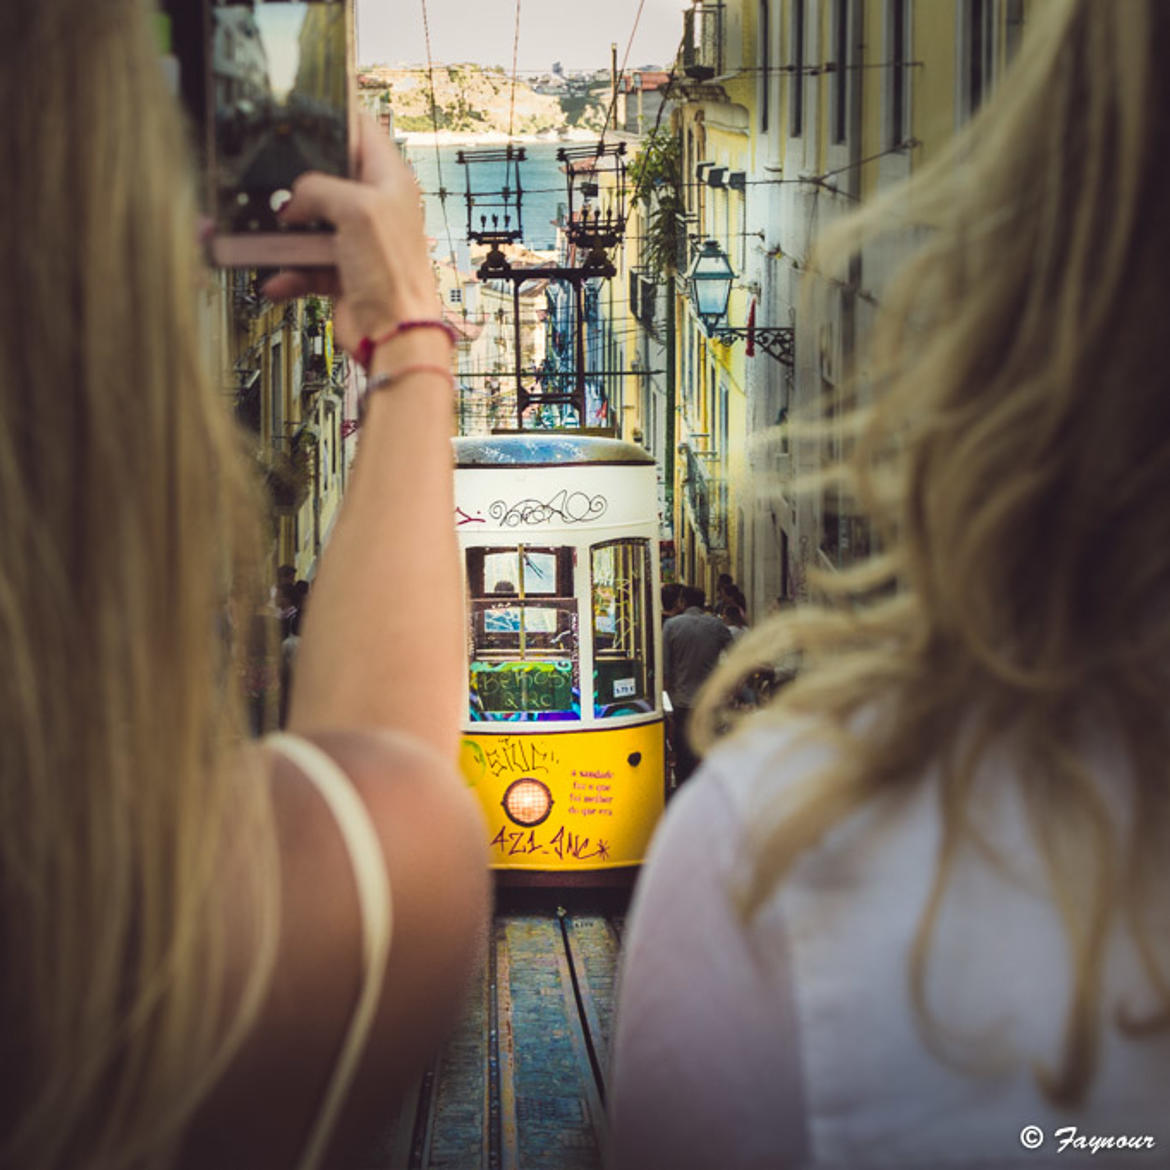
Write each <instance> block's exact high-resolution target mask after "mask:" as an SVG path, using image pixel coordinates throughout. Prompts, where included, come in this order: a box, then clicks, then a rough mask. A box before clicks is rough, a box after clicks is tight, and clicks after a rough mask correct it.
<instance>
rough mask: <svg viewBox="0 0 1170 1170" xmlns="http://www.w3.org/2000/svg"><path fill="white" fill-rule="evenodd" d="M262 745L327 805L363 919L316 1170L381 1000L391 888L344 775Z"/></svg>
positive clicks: (305, 1157) (310, 1164)
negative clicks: (356, 983)
mask: <svg viewBox="0 0 1170 1170" xmlns="http://www.w3.org/2000/svg"><path fill="white" fill-rule="evenodd" d="M264 743H265V744H266V745H267V746H269V747H271V748H272V749H273V750H275V751H277V752H279V753H280V754H281V755H283V756H285V757H286V758H287V759H290V760H291V761H292V762H293V763H294V764H296V766H297V767H298V768H299V769H300V770H301V771H302V772H303V773H304V774H305V776H307V777H308V779H309V780H311V781H312V782H313V784H314V786H315V787H316V789H317V791H318V792H319V793H320V794H321V796H322V798H323V799H324V800H325V802H326V804H328V805H329V808H330V811H331V812H332V813H333V816H334V819H335V820H336V821H337V827H338V828H339V829H340V830H341V835H342V837H343V838H344V840H345V846H346V850H347V852H348V853H349V860H350V864H351V865H352V866H353V876H354V881H355V882H356V884H357V892H358V904H359V906H360V908H361V915H362V944H363V945H362V952H363V959H364V962H365V970H364V973H363V977H362V985H361V991H360V993H359V994H358V1000H357V1004H356V1005H355V1007H354V1011H353V1016H352V1017H351V1019H350V1024H349V1031H348V1032H347V1033H346V1036H345V1040H344V1043H343V1044H342V1048H341V1052H340V1054H339V1055H338V1058H337V1064H336V1065H335V1067H334V1070H333V1076H332V1077H331V1079H330V1081H329V1085H328V1088H327V1089H326V1092H325V1097H324V1100H323V1101H322V1102H321V1108H320V1110H319V1112H318V1114H317V1120H316V1121H315V1122H314V1124H313V1129H312V1131H311V1132H310V1134H309V1140H308V1143H307V1145H306V1146H305V1150H304V1153H303V1154H302V1156H301V1160H300V1162H299V1164H298V1170H316V1168H317V1167H318V1166H319V1165H320V1163H321V1159H322V1158H323V1157H324V1154H325V1150H326V1147H327V1146H328V1144H329V1139H330V1137H331V1136H332V1134H333V1128H334V1126H335V1124H336V1122H337V1117H338V1114H339V1113H340V1111H341V1107H342V1105H343V1104H344V1102H345V1097H346V1094H347V1093H348V1091H349V1087H350V1084H351V1083H352V1081H353V1077H354V1073H355V1072H356V1071H357V1066H358V1062H359V1061H360V1060H361V1056H362V1053H363V1051H364V1050H365V1046H366V1041H367V1039H368V1037H369V1032H370V1026H371V1024H372V1023H373V1020H374V1013H375V1012H376V1011H377V1007H378V1002H379V1000H380V998H381V992H382V980H383V977H384V975H385V971H386V960H387V957H388V956H389V953H390V938H391V935H392V933H393V910H392V903H391V898H390V882H389V879H388V877H387V875H386V864H385V860H384V858H383V856H382V846H381V843H380V842H379V840H378V834H377V832H376V831H375V829H374V825H373V822H372V821H371V820H370V814H369V812H368V811H367V810H366V806H365V805H364V804H363V803H362V799H361V797H360V796H358V794H357V792H356V791H355V790H354V787H353V785H352V784H351V783H350V780H349V777H348V776H346V774H345V772H343V771H342V769H341V768H340V767H339V766H338V765H337V764H336V763H335V762H334V760H333V759H332V758H331V757H330V756H329V755H327V754H326V753H325V752H323V751H322V750H321V749H320V748H319V747H317V746H316V745H314V744H312V743H310V742H308V741H307V740H305V739H302V738H301V737H300V736H296V735H287V734H285V733H283V732H281V733H278V734H274V735H269V736H267V737H266V738H265V740H264Z"/></svg>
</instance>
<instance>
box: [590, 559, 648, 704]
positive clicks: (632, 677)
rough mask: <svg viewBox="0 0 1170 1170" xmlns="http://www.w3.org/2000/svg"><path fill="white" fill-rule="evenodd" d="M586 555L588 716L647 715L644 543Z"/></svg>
mask: <svg viewBox="0 0 1170 1170" xmlns="http://www.w3.org/2000/svg"><path fill="white" fill-rule="evenodd" d="M590 557H591V562H592V563H591V569H592V611H593V710H594V713H595V714H596V715H597V717H598V718H601V719H607V718H611V717H613V716H617V715H637V714H640V713H642V712H649V711H653V710H654V631H653V628H652V626H651V620H650V619H651V615H652V614H653V609H652V597H651V588H652V586H651V576H650V542H649V541H648V540H645V539H638V540H615V541H610V542H609V543H607V544H596V545H594V546H593V548H592V549H591V550H590Z"/></svg>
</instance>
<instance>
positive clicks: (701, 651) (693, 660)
mask: <svg viewBox="0 0 1170 1170" xmlns="http://www.w3.org/2000/svg"><path fill="white" fill-rule="evenodd" d="M706 603H707V596H706V594H705V593H704V592H703V590H702V589H697V588H695V587H694V586H693V585H685V586H683V590H682V604H683V607H684V608H683V611H682V613H680V614H677V615H675V616H674V617H672V618H671V619H670V620H669V621H668V622H667V623H666V625H664V626H663V627H662V659H663V672H662V673H663V679H664V682H665V686H666V693H667V694H668V695H669V696H670V705H671V709H672V711H671V746H672V748H673V749H674V783H675V787H676V788H677V787H678V786H679V785H680V784H682V782H683V781H684V780H686V779H687V777H688V776H690V775H691V773H692V772H693V771H694V770H695V768H696V767H697V766H698V762H699V761H698V757H697V756H696V755H695V752H694V749H693V748H692V746H691V743H690V740H689V738H688V731H689V727H690V721H691V712H692V710H693V708H694V705H695V700H696V698H697V697H698V694H699V688H700V687H702V685H703V683H704V682H706V681H707V678H708V676H709V675H710V674H711V672H712V671H713V670H714V669H715V667H716V666H717V665H718V663H719V656H720V655H721V654H722V653H723V651H724V650H726V649H727V647H728V646H729V645H730V644H731V640H732V639H731V631H730V630H728V628H727V627H726V626H725V625H724V624H723V622H721V621H720V620H719V619H718V618H717V617H715V615H714V614H710V613H707V611H706Z"/></svg>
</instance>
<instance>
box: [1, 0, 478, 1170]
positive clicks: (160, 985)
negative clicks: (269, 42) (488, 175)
mask: <svg viewBox="0 0 1170 1170" xmlns="http://www.w3.org/2000/svg"><path fill="white" fill-rule="evenodd" d="M150 19H151V17H150V11H149V6H148V5H147V4H145V3H143V2H142V0H5V3H4V5H3V6H2V8H0V58H2V61H0V108H3V110H4V117H3V118H2V119H0V159H2V160H3V164H4V172H3V173H4V176H5V179H4V182H5V186H6V190H5V199H4V215H3V216H2V217H0V290H2V292H0V541H2V542H3V551H2V553H0V659H2V660H3V663H4V669H3V670H2V671H0V745H2V746H0V932H2V933H0V954H3V975H2V976H0V1013H2V1015H0V1069H2V1070H3V1073H2V1076H3V1079H4V1092H3V1094H2V1095H0V1165H2V1166H4V1167H5V1168H9V1167H11V1168H16V1167H19V1168H20V1170H50V1168H54V1170H65V1168H68V1170H79V1168H87V1167H93V1168H97V1167H101V1168H102V1170H116V1168H120V1167H136V1168H142V1167H152V1168H153V1167H162V1166H175V1165H179V1166H190V1167H199V1168H207V1167H225V1168H227V1167H233V1168H235V1167H240V1168H242V1167H247V1168H248V1170H257V1168H264V1167H305V1168H309V1167H317V1166H323V1165H334V1164H337V1162H338V1159H339V1157H340V1155H341V1154H342V1153H343V1152H344V1151H345V1150H347V1149H353V1148H356V1147H358V1146H359V1145H360V1144H361V1142H362V1141H363V1140H364V1139H365V1138H366V1137H368V1135H369V1133H370V1131H371V1129H372V1128H373V1127H374V1126H376V1125H377V1124H379V1123H384V1122H385V1120H386V1119H387V1117H388V1116H390V1115H391V1114H390V1111H391V1110H392V1108H393V1104H394V1099H395V1095H396V1094H398V1093H400V1092H401V1091H402V1089H403V1087H404V1085H405V1084H406V1083H408V1081H409V1079H410V1078H411V1076H412V1075H413V1074H414V1073H415V1072H416V1071H417V1070H418V1069H419V1068H420V1066H421V1065H422V1064H423V1062H424V1061H425V1060H426V1059H427V1057H428V1055H429V1053H430V1052H431V1050H432V1049H433V1047H434V1045H435V1044H436V1043H437V1042H438V1040H439V1038H440V1037H441V1035H442V1033H443V1030H444V1028H445V1027H446V1026H447V1025H448V1023H449V1021H450V1020H451V1018H452V1015H453V1013H454V1011H455V1008H456V1005H457V1003H458V1000H459V997H460V993H461V989H462V986H463V984H464V982H465V980H466V977H467V975H468V972H469V970H470V968H471V966H472V964H473V961H474V959H475V956H476V953H477V948H478V945H479V942H478V940H479V934H480V930H481V925H482V922H483V919H484V917H485V912H486V883H485V856H484V848H483V844H482V841H483V837H482V832H481V825H480V821H479V817H478V814H477V812H476V810H475V809H474V807H473V805H472V804H471V802H470V800H469V798H468V796H467V794H466V791H465V789H464V787H463V785H462V784H461V783H460V781H459V780H458V779H457V777H456V773H455V771H454V769H453V767H452V765H451V760H452V757H453V755H454V750H455V747H456V744H457V726H458V724H457V720H458V713H459V677H460V672H461V667H460V659H461V646H460V634H459V630H460V628H461V606H460V600H459V576H458V565H457V561H456V553H455V546H454V540H453V538H452V539H451V540H445V539H444V538H443V534H444V533H446V532H449V531H450V530H451V522H450V521H451V514H452V501H451V470H450V453H449V435H450V433H451V406H452V403H451V394H450V382H449V379H448V378H447V377H446V375H445V374H444V368H445V367H446V364H447V362H448V361H449V353H448V351H447V343H446V341H445V339H444V338H443V336H442V335H441V334H440V333H439V332H438V331H436V330H415V331H412V332H411V333H410V334H408V335H405V336H403V337H401V338H399V339H397V340H395V341H392V342H387V343H386V344H384V345H380V346H378V347H377V348H376V350H375V352H374V356H373V365H372V368H373V371H374V373H375V374H377V373H382V372H384V373H388V374H396V375H398V376H397V380H396V382H395V384H394V385H393V386H392V387H389V388H387V389H386V390H384V391H381V392H379V393H378V394H376V395H375V396H374V397H373V400H372V401H371V403H370V407H369V410H368V412H367V415H366V421H365V425H364V427H363V431H362V437H361V444H360V451H359V453H358V457H357V463H356V465H355V471H354V475H353V478H352V483H351V488H350V491H349V494H348V495H347V498H346V501H345V505H344V511H343V514H342V516H341V518H340V519H339V521H338V524H337V529H336V535H335V536H334V538H333V540H332V542H331V544H330V546H329V549H328V550H327V553H326V556H325V558H324V561H323V563H322V565H321V568H320V572H319V574H318V578H317V582H316V586H315V588H314V594H313V607H312V611H311V613H310V615H309V616H308V620H307V622H306V624H305V627H304V630H303V642H302V645H301V649H300V659H299V662H298V675H297V687H296V690H295V693H294V695H293V700H292V708H291V712H290V718H289V730H290V731H291V732H292V733H294V734H292V735H289V736H283V737H278V738H275V739H273V740H270V741H267V742H265V743H262V744H258V745H252V746H248V745H247V744H246V741H245V734H244V713H243V704H242V696H241V695H240V694H238V693H236V692H237V689H238V682H237V680H238V676H239V670H238V669H237V665H236V664H235V662H234V661H232V659H231V656H230V653H229V654H225V650H224V639H223V638H222V637H220V636H218V634H217V631H218V630H220V629H222V626H223V622H222V614H223V612H224V609H225V605H226V604H227V603H228V599H229V595H230V594H231V593H234V594H236V597H237V600H238V604H237V605H236V606H235V612H237V613H242V614H246V613H250V612H255V610H256V607H257V605H258V603H259V602H260V601H262V600H263V592H262V589H261V587H260V586H261V580H262V575H261V572H260V568H259V565H258V563H257V562H258V560H259V559H260V558H261V557H264V556H266V549H267V541H266V539H265V537H264V531H265V526H264V525H263V524H262V522H261V517H260V512H259V509H258V507H257V491H256V487H255V484H254V483H253V479H252V476H251V474H250V471H249V469H248V464H247V460H246V457H245V456H244V454H243V446H242V443H241V441H240V439H239V437H238V436H237V435H236V433H235V432H234V424H233V422H232V421H231V419H230V418H229V412H228V409H227V407H226V405H225V401H224V393H223V388H222V387H221V386H219V385H216V384H214V383H213V382H212V381H211V380H210V378H209V377H208V374H207V372H206V371H205V370H204V369H203V368H202V366H201V362H200V359H199V345H198V341H197V329H198V322H197V315H196V295H197V291H198V288H199V285H200V282H201V281H202V280H204V279H205V277H204V275H203V273H202V272H201V271H200V268H199V262H198V257H197V244H196V236H197V228H196V221H195V207H194V200H193V190H194V185H193V181H192V175H191V171H190V165H189V164H190V160H189V159H188V157H187V154H186V151H185V149H184V145H183V144H184V142H185V137H186V136H185V132H184V127H183V126H182V124H181V122H180V116H179V113H178V111H177V109H176V108H175V107H174V105H173V104H172V101H171V99H170V97H169V95H168V93H167V91H166V88H165V85H164V81H163V74H162V70H161V68H160V62H159V59H158V48H157V44H156V42H155V41H154V38H153V35H152V29H151V27H150V24H149V21H150ZM362 147H363V155H364V157H363V163H362V165H363V172H364V182H362V183H356V182H353V183H351V182H343V181H341V180H330V179H326V178H324V177H322V176H305V177H304V178H303V179H302V180H300V181H298V184H297V186H296V190H295V196H294V199H293V203H292V205H291V208H290V209H289V212H288V216H289V218H290V219H294V220H295V219H297V218H298V217H299V218H313V217H321V218H325V219H328V220H331V221H332V222H333V223H334V224H336V226H337V230H338V249H339V269H338V274H337V277H338V279H339V282H340V283H339V286H337V287H336V289H335V291H336V292H338V293H339V300H338V302H337V311H336V327H337V335H338V338H339V341H340V342H341V344H343V345H345V346H347V347H349V348H351V349H352V348H353V347H354V346H356V344H357V342H358V341H359V339H360V338H362V337H363V336H371V337H378V336H381V335H382V334H383V333H385V332H387V331H388V330H389V329H390V328H391V327H392V326H393V325H394V324H395V323H396V322H397V321H400V320H402V319H404V318H422V317H433V316H435V315H437V309H438V305H437V303H436V297H435V293H434V290H433V285H432V281H431V276H430V270H429V265H428V262H427V257H426V247H425V243H424V239H423V233H422V223H421V213H420V210H419V200H418V193H417V190H416V189H415V187H414V185H413V183H412V181H411V180H410V179H409V177H408V175H407V173H406V171H405V168H404V166H403V164H402V163H401V162H400V161H399V160H398V158H397V156H396V155H394V153H393V152H392V150H391V149H390V148H389V146H388V145H387V144H386V143H384V142H382V141H379V140H378V139H377V137H376V136H370V135H368V134H367V135H366V136H365V137H364V139H363V143H362ZM304 283H305V282H304V281H303V280H301V279H300V278H298V277H296V276H295V275H291V274H290V275H285V276H281V277H278V278H276V279H274V281H273V283H272V284H271V286H270V287H269V293H270V295H271V296H273V297H277V298H279V297H284V296H288V295H295V294H296V293H297V292H299V291H300V289H301V287H302V286H303V284H304ZM411 368H413V371H414V372H409V371H410V369H411ZM419 548H426V549H427V552H428V555H427V558H426V560H425V561H422V562H419V561H418V560H417V559H412V560H411V562H410V563H409V565H407V564H406V563H405V560H404V558H405V556H406V552H405V550H409V549H419ZM79 588H80V590H81V594H82V596H83V597H84V602H83V604H80V605H79V604H78V603H77V599H78V591H79ZM424 598H425V599H426V605H427V606H428V609H429V610H430V611H431V612H432V613H436V614H437V615H438V620H436V621H435V622H431V623H428V624H427V625H426V627H425V628H422V627H420V626H419V625H418V623H417V622H414V621H413V619H412V618H411V616H410V615H412V614H413V613H415V612H416V611H417V609H418V607H419V605H420V604H421V603H422V600H423V599H424ZM238 641H241V642H242V641H244V639H242V638H241V639H238Z"/></svg>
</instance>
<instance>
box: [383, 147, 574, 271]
mask: <svg viewBox="0 0 1170 1170" xmlns="http://www.w3.org/2000/svg"><path fill="white" fill-rule="evenodd" d="M521 145H523V148H524V154H525V158H524V161H523V162H521V163H520V164H519V172H520V183H521V189H522V191H523V197H522V201H521V208H520V210H521V227H522V229H523V232H524V235H523V239H522V241H521V242H522V243H523V244H524V245H525V246H526V247H528V248H533V249H535V250H537V251H543V250H546V249H551V248H553V247H555V245H556V227H555V226H554V224H555V221H556V220H557V218H558V217H559V215H560V213H561V211H562V210H563V207H564V205H565V204H566V203H567V202H568V198H569V196H568V188H567V186H566V183H565V174H564V171H563V170H562V169H561V167H562V164H561V163H560V162H558V161H557V150H558V149H560V147H561V146H562V145H563V144H562V143H558V142H525V143H523V144H521ZM477 149H484V150H493V151H499V152H502V151H503V150H504V147H503V146H500V145H497V144H496V143H485V144H484V146H483V147H482V148H478V147H476V146H475V145H465V146H439V147H435V146H429V145H428V146H424V145H421V144H416V145H412V146H407V147H405V148H404V152H403V153H404V154H405V155H406V160H407V162H409V163H410V165H411V166H412V167H413V168H414V173H415V175H416V176H417V178H418V184H419V187H421V188H422V192H423V202H424V204H425V208H426V228H427V235H429V236H431V237H432V238H433V239H434V241H435V245H434V249H435V253H436V255H439V256H446V255H448V254H449V252H450V251H451V250H453V249H455V248H457V247H458V246H459V244H460V242H461V241H463V240H466V239H467V202H466V198H465V196H466V192H467V174H468V170H469V169H470V171H471V180H472V190H473V191H475V192H493V191H494V192H496V193H497V196H496V198H497V201H498V192H500V191H501V190H502V189H503V187H504V185H505V184H508V186H509V187H510V188H512V187H514V185H515V178H514V176H513V174H512V172H511V170H510V166H509V164H507V163H505V162H502V161H501V162H476V163H472V164H471V167H470V168H467V167H464V166H461V165H460V164H459V162H458V161H457V159H456V156H457V154H458V153H459V151H461V150H462V151H464V152H465V153H466V154H467V155H468V156H472V157H473V156H474V154H475V152H476V150H477ZM442 190H446V192H447V194H446V198H445V199H444V198H442V197H441V195H440V191H442ZM482 201H483V202H484V203H485V204H486V203H488V202H490V199H489V198H487V197H485V198H484V199H483V200H482ZM473 214H475V213H474V212H473ZM475 226H476V227H478V226H479V224H478V217H477V218H476V221H475Z"/></svg>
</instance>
